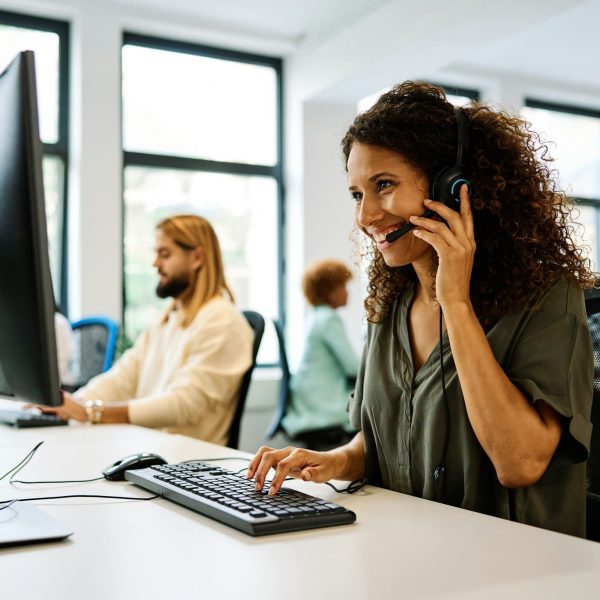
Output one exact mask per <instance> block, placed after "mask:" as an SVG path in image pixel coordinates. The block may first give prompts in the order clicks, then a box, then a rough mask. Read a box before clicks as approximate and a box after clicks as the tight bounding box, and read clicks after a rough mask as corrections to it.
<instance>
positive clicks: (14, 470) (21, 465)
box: [0, 440, 104, 484]
mask: <svg viewBox="0 0 600 600" xmlns="http://www.w3.org/2000/svg"><path fill="white" fill-rule="evenodd" d="M43 443H44V442H43V440H42V441H41V442H39V444H37V445H36V446H35V447H34V448H33V449H32V450H31V451H30V452H29V453H28V454H27V456H25V458H23V460H21V462H20V463H19V464H18V465H16V466H15V467H13V468H12V469H11V470H10V471H8V473H5V474H4V475H2V477H0V480H2V479H4V478H5V477H6V476H7V475H9V474H10V473H12V475H11V477H10V480H9V483H11V484H13V483H25V484H38V483H88V482H89V481H100V479H104V476H102V477H94V478H93V479H65V480H60V481H59V480H56V481H23V480H21V479H15V476H16V474H17V473H18V472H19V471H21V470H22V469H24V468H25V467H26V466H27V465H28V463H29V461H30V460H31V459H32V458H33V457H34V455H35V453H36V452H37V451H38V448H39V447H40V446H41V445H42V444H43Z"/></svg>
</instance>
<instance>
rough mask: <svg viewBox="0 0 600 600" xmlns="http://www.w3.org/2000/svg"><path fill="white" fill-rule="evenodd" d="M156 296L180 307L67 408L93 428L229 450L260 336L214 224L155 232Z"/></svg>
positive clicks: (195, 219)
mask: <svg viewBox="0 0 600 600" xmlns="http://www.w3.org/2000/svg"><path fill="white" fill-rule="evenodd" d="M155 250H156V259H155V261H154V266H155V267H156V269H157V272H158V275H159V277H160V280H159V283H158V286H157V288H156V293H157V295H158V296H160V297H161V298H168V297H170V298H173V302H172V303H171V305H170V307H169V308H168V309H167V311H166V312H165V314H164V315H163V317H162V318H161V319H160V321H159V322H158V323H156V324H155V325H153V326H151V327H150V328H148V329H147V330H146V331H145V332H144V333H143V334H142V335H141V336H140V337H139V338H138V340H137V341H136V342H135V344H134V346H133V348H131V349H130V350H128V351H127V352H126V353H125V354H124V355H123V356H122V358H121V359H120V360H119V361H118V362H117V363H115V365H114V366H113V367H112V368H111V369H110V370H109V371H108V372H106V373H103V374H102V375H99V376H98V377H95V378H94V379H92V380H91V381H90V382H89V383H88V384H87V385H86V386H85V387H84V388H82V389H80V390H78V391H77V392H76V394H75V395H74V396H71V395H69V394H66V393H65V394H64V396H63V399H64V400H63V404H62V406H60V407H57V408H54V409H51V408H47V409H44V410H46V411H47V412H55V413H57V414H58V415H60V416H62V417H63V418H71V419H77V420H80V421H87V420H89V421H91V422H93V423H133V424H135V425H142V426H145V427H154V428H161V429H164V430H166V431H170V432H173V433H181V434H184V435H190V436H193V437H197V438H200V439H203V440H207V441H210V442H214V443H218V444H224V443H225V442H226V440H227V435H228V432H229V427H230V425H231V421H232V418H233V413H234V411H235V406H236V402H237V399H238V394H239V389H240V384H241V381H242V377H243V376H244V373H245V372H246V371H247V369H248V368H249V367H250V364H251V362H252V342H253V333H252V329H251V328H250V326H249V325H248V323H247V321H246V319H245V318H244V317H243V315H241V314H240V312H239V311H238V310H237V309H236V308H235V306H234V304H233V294H232V293H231V290H230V289H229V286H228V285H227V282H226V280H225V273H224V269H223V261H222V258H221V250H220V246H219V241H218V239H217V236H216V235H215V232H214V230H213V228H212V226H211V225H210V223H209V222H208V221H207V220H206V219H203V218H202V217H199V216H196V215H178V216H174V217H169V218H167V219H164V220H162V221H161V222H160V223H159V224H158V225H157V227H156V248H155Z"/></svg>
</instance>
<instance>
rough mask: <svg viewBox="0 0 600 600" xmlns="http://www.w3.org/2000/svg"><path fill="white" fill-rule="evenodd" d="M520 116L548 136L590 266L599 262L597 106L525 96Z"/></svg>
mask: <svg viewBox="0 0 600 600" xmlns="http://www.w3.org/2000/svg"><path fill="white" fill-rule="evenodd" d="M522 114H523V116H524V117H525V118H526V119H527V120H528V121H530V122H531V124H532V127H533V130H534V131H537V132H539V133H540V134H541V135H542V138H543V139H547V140H549V142H550V144H549V147H550V152H551V155H552V157H553V158H554V160H555V162H554V164H553V167H554V168H556V169H557V171H558V174H559V183H560V185H561V187H562V189H564V190H565V191H566V193H567V194H568V195H569V196H571V197H573V198H575V199H576V201H577V205H578V212H579V215H578V217H577V223H578V224H579V225H581V226H582V227H581V228H579V227H578V228H577V229H578V233H579V239H578V241H579V242H580V243H583V245H584V246H585V247H586V249H587V250H588V251H589V257H590V259H591V262H592V266H593V268H594V269H597V268H598V265H600V254H599V253H600V247H599V246H598V244H597V242H596V240H597V238H598V235H599V232H600V229H599V226H600V110H590V109H584V108H575V107H572V106H563V105H558V104H550V103H546V102H539V101H536V100H527V101H526V106H525V107H524V108H523V110H522Z"/></svg>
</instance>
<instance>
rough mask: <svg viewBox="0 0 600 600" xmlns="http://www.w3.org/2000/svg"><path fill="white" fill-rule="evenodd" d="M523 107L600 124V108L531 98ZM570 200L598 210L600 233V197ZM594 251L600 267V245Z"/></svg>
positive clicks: (597, 217) (575, 197)
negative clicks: (586, 118) (596, 120)
mask: <svg viewBox="0 0 600 600" xmlns="http://www.w3.org/2000/svg"><path fill="white" fill-rule="evenodd" d="M523 106H524V107H527V108H539V109H542V110H547V111H553V112H559V113H565V114H568V115H575V116H580V117H592V118H595V119H598V122H599V123H600V108H591V107H585V106H576V105H573V104H562V103H559V102H549V101H546V100H539V99H537V98H531V97H526V98H525V101H524V102H523ZM569 198H570V199H571V200H573V201H574V202H575V205H576V206H590V207H592V208H595V209H596V231H597V232H600V197H598V198H588V197H583V196H569ZM594 250H595V252H594V254H595V256H594V260H595V262H596V265H599V266H600V244H597V245H596V248H595V249H594Z"/></svg>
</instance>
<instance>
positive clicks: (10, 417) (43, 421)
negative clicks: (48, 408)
mask: <svg viewBox="0 0 600 600" xmlns="http://www.w3.org/2000/svg"><path fill="white" fill-rule="evenodd" d="M0 422H1V423H6V424H7V425H12V426H13V427H49V426H53V425H68V424H69V422H68V421H65V420H64V419H61V418H60V417H57V416H56V415H45V414H42V413H36V412H32V411H27V410H20V409H15V410H12V409H7V410H5V409H0Z"/></svg>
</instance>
